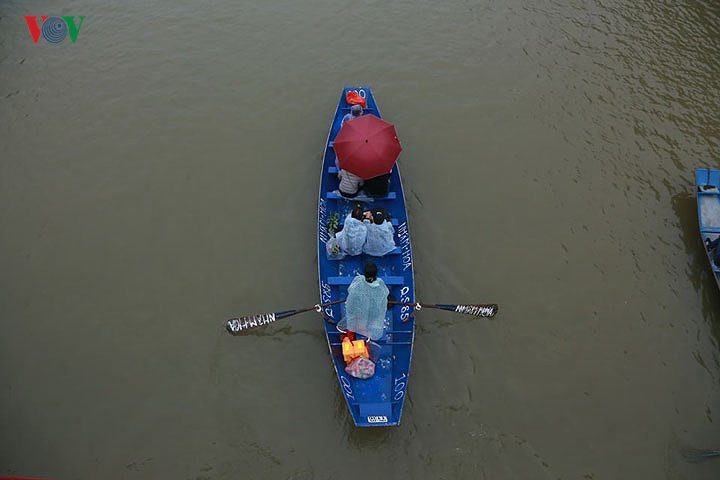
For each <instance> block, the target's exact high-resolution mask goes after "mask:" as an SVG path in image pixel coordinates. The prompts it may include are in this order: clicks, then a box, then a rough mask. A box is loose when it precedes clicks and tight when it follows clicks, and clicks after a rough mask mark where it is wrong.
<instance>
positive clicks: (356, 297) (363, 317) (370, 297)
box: [340, 263, 390, 340]
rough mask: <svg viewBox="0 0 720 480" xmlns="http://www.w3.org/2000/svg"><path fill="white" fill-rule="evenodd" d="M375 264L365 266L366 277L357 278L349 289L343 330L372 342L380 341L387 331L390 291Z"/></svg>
mask: <svg viewBox="0 0 720 480" xmlns="http://www.w3.org/2000/svg"><path fill="white" fill-rule="evenodd" d="M377 274H378V270H377V266H375V264H374V263H368V264H367V265H365V275H358V276H357V277H355V278H354V279H353V281H352V283H351V284H350V286H349V287H348V296H347V301H346V302H345V318H343V320H342V321H341V322H340V327H341V328H347V330H350V331H351V332H355V333H359V334H360V335H365V336H366V337H368V338H369V339H371V340H378V339H380V338H381V337H382V336H383V334H384V330H385V313H386V312H387V301H388V298H387V297H388V293H390V290H388V287H387V285H385V282H383V280H382V279H381V278H377Z"/></svg>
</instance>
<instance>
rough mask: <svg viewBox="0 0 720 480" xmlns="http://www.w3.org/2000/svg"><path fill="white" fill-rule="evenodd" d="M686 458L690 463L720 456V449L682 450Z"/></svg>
mask: <svg viewBox="0 0 720 480" xmlns="http://www.w3.org/2000/svg"><path fill="white" fill-rule="evenodd" d="M682 453H683V456H684V457H685V460H687V461H688V462H690V463H699V462H702V461H704V460H708V459H710V458H716V457H720V450H698V449H692V448H691V449H687V450H685V451H683V452H682Z"/></svg>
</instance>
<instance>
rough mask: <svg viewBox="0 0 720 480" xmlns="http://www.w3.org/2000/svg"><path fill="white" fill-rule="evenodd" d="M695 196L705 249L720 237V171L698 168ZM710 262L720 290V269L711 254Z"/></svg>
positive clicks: (709, 256)
mask: <svg viewBox="0 0 720 480" xmlns="http://www.w3.org/2000/svg"><path fill="white" fill-rule="evenodd" d="M695 196H696V197H697V207H698V224H699V225H700V238H701V239H702V242H703V248H704V247H705V241H706V240H708V239H709V240H710V241H712V240H715V239H716V238H718V237H719V236H720V170H714V169H706V168H698V169H696V170H695ZM707 254H708V261H709V262H710V269H711V270H712V272H713V276H714V277H715V282H716V283H717V285H718V288H720V267H718V266H717V265H715V263H713V256H712V255H711V254H710V252H707Z"/></svg>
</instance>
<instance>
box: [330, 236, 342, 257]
mask: <svg viewBox="0 0 720 480" xmlns="http://www.w3.org/2000/svg"><path fill="white" fill-rule="evenodd" d="M325 251H326V252H327V258H328V260H340V259H342V258H345V252H343V250H342V248H340V244H339V243H338V241H337V238H335V236H332V237H330V239H329V240H328V241H327V242H325Z"/></svg>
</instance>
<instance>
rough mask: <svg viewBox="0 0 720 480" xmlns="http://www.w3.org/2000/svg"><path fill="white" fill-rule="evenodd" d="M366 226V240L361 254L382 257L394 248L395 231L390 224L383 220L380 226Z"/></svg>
mask: <svg viewBox="0 0 720 480" xmlns="http://www.w3.org/2000/svg"><path fill="white" fill-rule="evenodd" d="M366 225H367V239H366V240H365V245H364V246H363V252H365V253H367V254H368V255H373V256H375V257H382V256H383V255H385V254H386V253H388V252H390V251H391V250H393V249H394V248H395V239H394V238H393V236H394V235H395V230H394V229H393V226H392V223H390V222H389V221H387V220H385V221H384V222H383V223H381V224H380V225H377V224H375V223H368V222H366Z"/></svg>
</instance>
